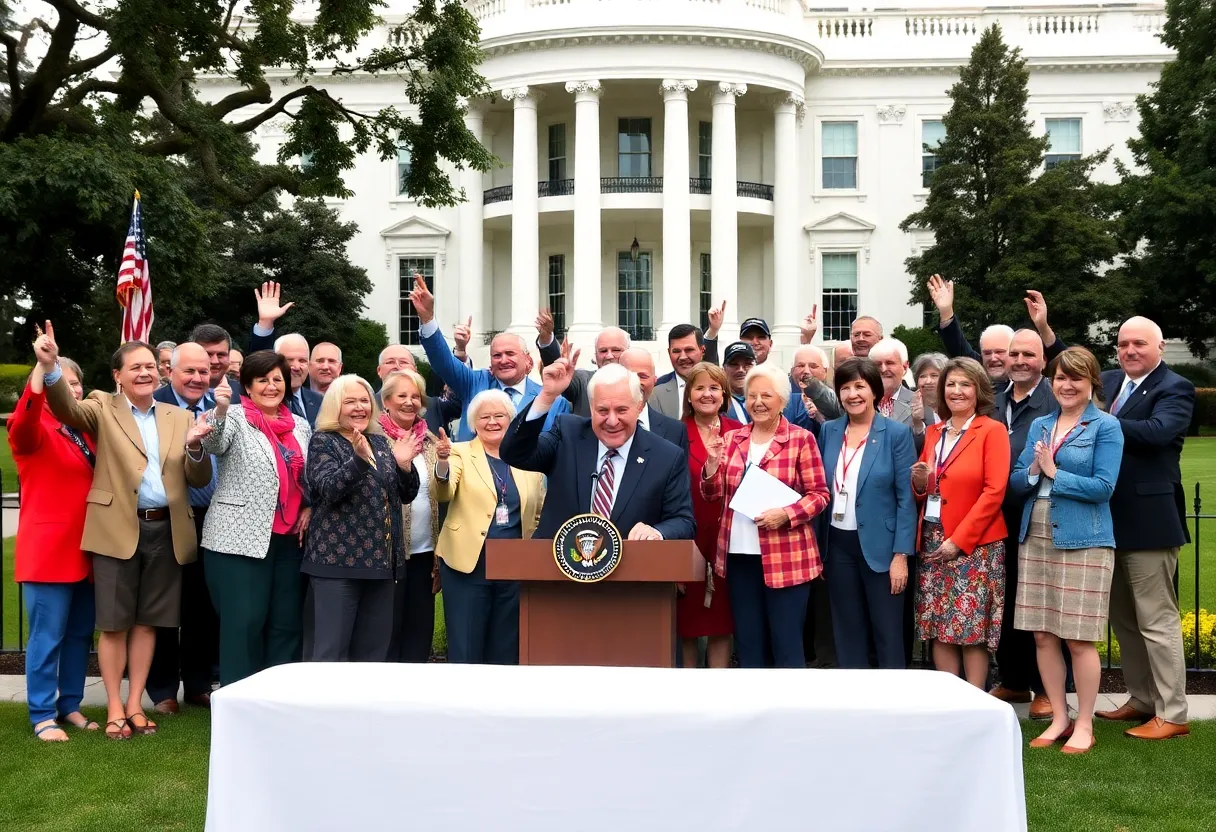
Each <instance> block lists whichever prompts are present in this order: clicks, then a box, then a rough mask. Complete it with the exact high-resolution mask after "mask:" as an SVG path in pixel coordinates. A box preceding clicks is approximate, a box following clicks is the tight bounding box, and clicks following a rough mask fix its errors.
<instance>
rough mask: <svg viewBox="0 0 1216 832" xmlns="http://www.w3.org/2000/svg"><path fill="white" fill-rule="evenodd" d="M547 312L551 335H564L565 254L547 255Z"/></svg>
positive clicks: (559, 338)
mask: <svg viewBox="0 0 1216 832" xmlns="http://www.w3.org/2000/svg"><path fill="white" fill-rule="evenodd" d="M549 312H550V313H551V314H552V315H553V337H554V338H556V339H558V340H559V341H560V340H561V339H562V338H564V337H565V335H566V255H564V254H550V255H549Z"/></svg>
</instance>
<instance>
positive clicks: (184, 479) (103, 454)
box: [46, 381, 211, 564]
mask: <svg viewBox="0 0 1216 832" xmlns="http://www.w3.org/2000/svg"><path fill="white" fill-rule="evenodd" d="M46 392H47V395H46V400H47V404H49V405H50V406H51V412H52V413H54V414H55V417H56V418H57V419H59V421H61V422H63V423H64V424H67V425H71V426H72V427H74V428H77V429H78V430H83V431H87V432H88V433H90V434H92V435H93V436H94V437H96V439H97V466H96V467H95V468H94V469H93V487H92V488H91V489H89V494H88V497H87V498H86V499H87V501H88V506H87V508H86V509H85V516H84V538H83V540H81V543H80V548H82V549H84V550H85V551H86V552H93V553H95V554H98V555H105V556H106V557H110V558H118V559H119V560H129V559H130V558H131V557H133V556H134V555H135V547H136V545H137V544H138V543H139V518H138V517H136V516H135V510H136V508H138V499H139V482H140V480H141V479H143V475H144V467H145V466H146V465H147V464H148V458H147V453H146V452H145V451H144V443H143V439H142V438H141V437H140V435H139V427H138V426H137V425H136V424H135V417H133V416H132V415H131V408H130V407H129V405H128V402H127V398H126V396H122V395H117V396H116V395H114V394H112V393H103V392H102V391H100V390H94V391H93V392H92V393H90V394H89V396H88V398H86V399H85V400H84V401H81V402H78V401H76V400H75V399H74V398H72V391H71V389H70V388H69V387H68V385H67V383H66V382H62V381H61V382H57V383H55V384H52V385H50V386H48V387H47V388H46ZM192 424H193V420H192V419H191V418H190V414H189V412H187V411H185V410H182V409H181V408H180V407H177V406H175V405H171V404H165V403H164V402H157V403H156V430H157V433H158V434H159V436H160V459H159V460H156V464H157V465H159V466H160V473H161V478H162V479H163V481H164V484H165V494H166V496H168V498H169V521H170V523H171V524H172V528H173V554H174V555H175V556H176V558H177V562H178V563H181V564H186V563H191V562H193V561H194V560H195V559H196V558H197V557H198V538H197V532H196V531H195V528H194V509H193V508H191V507H190V492H189V491H188V490H187V486H188V485H193V486H194V487H195V488H202V487H204V486H206V485H207V484H208V483H210V482H211V457H210V456H207V455H206V454H204V455H203V458H202V460H201V461H199V462H195V461H194V460H192V459H190V457H189V455H188V454H187V453H186V432H187V431H189V430H190V426H191V425H192Z"/></svg>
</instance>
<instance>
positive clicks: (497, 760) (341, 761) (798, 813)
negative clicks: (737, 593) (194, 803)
mask: <svg viewBox="0 0 1216 832" xmlns="http://www.w3.org/2000/svg"><path fill="white" fill-rule="evenodd" d="M211 713H212V738H211V775H210V789H209V793H208V799H207V830H208V832H243V830H251V832H252V831H253V830H256V832H277V831H278V830H282V832H305V831H306V830H325V832H330V830H341V831H342V832H345V831H346V830H350V831H351V832H355V830H358V832H375V830H422V831H424V832H455V831H456V830H460V832H464V831H465V830H468V832H508V830H520V832H550V830H552V832H600V831H601V830H603V832H647V830H662V832H676V831H677V830H689V832H717V830H746V831H747V832H780V831H781V830H824V832H847V830H857V832H909V831H910V830H925V832H952V831H953V830H957V831H958V832H975V831H976V830H984V832H1025V830H1026V805H1025V793H1024V791H1023V781H1022V736H1021V732H1020V731H1019V729H1018V723H1017V719H1016V717H1015V716H1014V712H1013V709H1012V708H1010V707H1009V706H1008V705H1006V704H1004V703H1002V702H999V701H997V700H996V699H993V698H992V697H990V696H988V695H986V694H985V693H984V692H982V691H980V690H977V689H976V688H973V687H971V686H969V685H967V684H966V683H965V682H963V681H961V680H959V679H956V678H952V677H950V676H947V675H945V674H941V673H933V672H927V671H845V670H832V671H822V670H820V671H811V670H781V671H747V670H722V671H707V670H664V669H649V668H606V667H486V666H469V665H442V664H432V665H404V664H380V665H371V664H297V665H287V666H283V667H277V668H273V669H271V670H266V671H263V672H262V673H259V674H257V675H256V676H253V677H252V678H249V679H246V680H244V681H242V682H238V683H237V684H234V685H231V686H229V687H226V688H224V689H222V690H220V691H218V692H217V693H216V694H215V695H214V696H213V698H212V709H211Z"/></svg>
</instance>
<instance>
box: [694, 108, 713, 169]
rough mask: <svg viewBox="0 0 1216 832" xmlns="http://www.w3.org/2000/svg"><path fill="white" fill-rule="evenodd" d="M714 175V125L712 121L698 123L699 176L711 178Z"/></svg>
mask: <svg viewBox="0 0 1216 832" xmlns="http://www.w3.org/2000/svg"><path fill="white" fill-rule="evenodd" d="M713 175H714V126H713V124H712V123H711V122H708V121H702V122H698V123H697V177H698V178H700V179H710V178H711V177H713Z"/></svg>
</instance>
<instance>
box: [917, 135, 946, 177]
mask: <svg viewBox="0 0 1216 832" xmlns="http://www.w3.org/2000/svg"><path fill="white" fill-rule="evenodd" d="M944 138H946V125H945V124H944V123H943V122H941V121H922V122H921V123H920V143H921V148H920V186H921V187H922V188H928V187H929V183H930V182H931V181H932V180H933V171H935V170H937V168H938V165H939V164H940V163H939V161H938V158H937V155H936V154H935V153H933V152H932V151H933V150H935V149H936V148H937V146H938V145H939V144H941V142H942V139H944ZM926 146H927V147H928V148H929V149H928V150H926V149H925V148H926Z"/></svg>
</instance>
